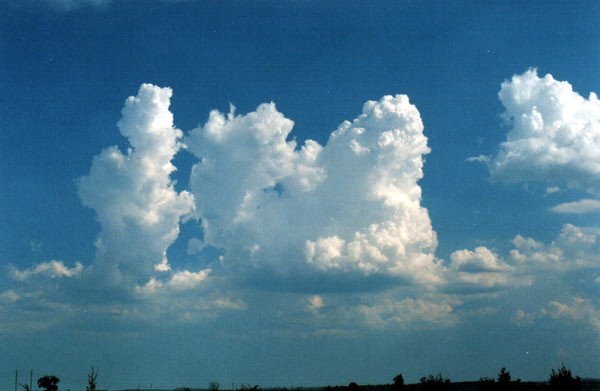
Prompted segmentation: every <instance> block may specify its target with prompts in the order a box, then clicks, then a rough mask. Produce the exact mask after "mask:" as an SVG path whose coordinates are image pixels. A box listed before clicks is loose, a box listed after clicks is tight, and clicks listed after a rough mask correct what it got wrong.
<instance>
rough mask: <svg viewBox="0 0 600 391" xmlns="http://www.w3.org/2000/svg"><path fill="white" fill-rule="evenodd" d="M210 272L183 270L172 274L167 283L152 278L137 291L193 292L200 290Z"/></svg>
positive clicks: (150, 292) (152, 292)
mask: <svg viewBox="0 0 600 391" xmlns="http://www.w3.org/2000/svg"><path fill="white" fill-rule="evenodd" d="M210 272H211V270H210V269H204V270H200V271H198V272H191V271H189V270H181V271H177V272H174V273H172V275H171V276H170V278H169V279H168V280H167V281H166V282H162V281H161V280H158V279H156V278H151V279H150V280H149V281H148V282H147V283H146V284H144V285H143V286H138V287H137V288H136V290H137V292H138V293H142V294H154V293H157V292H158V291H160V290H161V289H163V288H166V289H168V290H171V291H186V290H191V289H195V288H198V287H199V286H200V285H201V284H202V283H203V282H204V281H205V280H206V279H207V278H208V275H209V274H210Z"/></svg>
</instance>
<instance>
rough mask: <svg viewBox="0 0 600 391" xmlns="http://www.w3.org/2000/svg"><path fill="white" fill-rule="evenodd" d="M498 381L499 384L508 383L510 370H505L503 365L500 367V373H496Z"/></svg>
mask: <svg viewBox="0 0 600 391" xmlns="http://www.w3.org/2000/svg"><path fill="white" fill-rule="evenodd" d="M498 383H499V384H501V385H507V384H509V383H510V372H509V371H507V370H506V368H505V367H502V369H500V373H498Z"/></svg>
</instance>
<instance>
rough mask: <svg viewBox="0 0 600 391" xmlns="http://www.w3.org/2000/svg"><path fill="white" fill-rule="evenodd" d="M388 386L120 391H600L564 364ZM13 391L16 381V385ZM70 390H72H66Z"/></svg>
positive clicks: (55, 390)
mask: <svg viewBox="0 0 600 391" xmlns="http://www.w3.org/2000/svg"><path fill="white" fill-rule="evenodd" d="M97 378H98V370H97V369H94V367H92V371H91V373H90V374H88V384H87V386H86V390H85V391H102V390H98V389H97V388H96V381H97ZM392 380H393V382H392V383H389V384H378V385H359V384H357V383H356V382H351V383H350V384H348V385H345V386H339V385H337V386H325V387H294V388H284V387H270V388H264V389H263V388H261V387H260V386H259V385H249V384H248V385H247V384H241V385H240V386H238V387H233V386H232V389H229V390H227V389H221V388H220V385H219V383H217V382H210V383H209V385H208V388H190V387H185V386H184V387H179V388H175V389H173V390H156V389H154V390H149V389H141V388H139V387H138V388H136V389H129V390H119V391H437V390H439V391H600V379H581V378H580V377H579V376H573V375H572V373H571V370H570V369H568V368H566V367H565V366H564V364H563V365H562V367H561V368H559V369H556V370H555V369H552V372H551V373H550V377H549V379H548V380H547V381H537V382H532V381H526V382H524V381H521V379H517V380H513V379H512V378H511V375H510V372H509V371H508V370H506V368H502V369H501V370H500V372H499V373H498V377H497V378H495V379H494V378H489V377H482V378H480V379H479V380H477V381H463V382H452V381H451V380H450V379H447V378H445V377H443V376H442V374H441V373H440V374H438V375H436V376H434V375H429V376H426V377H422V378H421V379H420V381H419V382H418V383H414V384H405V383H404V377H403V376H402V374H401V373H399V374H397V375H396V376H395V377H394V378H393V379H392ZM59 383H60V379H59V378H58V377H57V376H54V375H45V376H42V377H41V378H39V379H38V381H37V385H38V390H39V391H59V387H58V384H59ZM20 386H21V388H22V391H33V390H32V389H31V386H30V385H28V384H20ZM15 391H17V390H16V382H15ZM67 391H71V390H67Z"/></svg>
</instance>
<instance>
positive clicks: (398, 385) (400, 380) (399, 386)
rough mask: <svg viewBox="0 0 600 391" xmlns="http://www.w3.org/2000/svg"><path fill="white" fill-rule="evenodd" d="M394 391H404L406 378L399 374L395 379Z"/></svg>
mask: <svg viewBox="0 0 600 391" xmlns="http://www.w3.org/2000/svg"><path fill="white" fill-rule="evenodd" d="M392 389H393V390H394V391H401V390H404V377H402V374H401V373H399V374H397V375H396V376H395V377H394V384H392Z"/></svg>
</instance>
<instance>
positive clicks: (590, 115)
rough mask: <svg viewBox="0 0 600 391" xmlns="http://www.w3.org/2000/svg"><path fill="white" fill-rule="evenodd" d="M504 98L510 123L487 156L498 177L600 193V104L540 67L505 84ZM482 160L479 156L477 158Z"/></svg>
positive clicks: (596, 98) (502, 98) (500, 95)
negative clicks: (492, 153) (542, 73)
mask: <svg viewBox="0 0 600 391" xmlns="http://www.w3.org/2000/svg"><path fill="white" fill-rule="evenodd" d="M498 95H499V98H500V101H501V102H502V104H503V106H504V108H505V109H506V111H505V113H504V115H505V118H506V119H507V120H508V123H509V125H510V130H509V132H508V134H507V140H506V141H505V142H503V143H502V144H501V145H500V151H499V152H498V154H497V155H496V156H494V157H492V158H488V159H487V160H488V164H489V169H490V173H491V176H492V178H493V179H495V180H498V181H503V182H509V183H510V182H512V183H516V182H540V183H544V184H547V185H556V186H564V187H571V188H577V189H580V190H583V191H587V192H590V193H592V194H600V153H598V151H600V101H599V100H598V96H597V95H596V94H595V93H593V92H592V93H590V95H589V97H588V98H587V99H586V98H584V97H582V96H581V95H579V94H578V93H577V92H575V91H573V88H572V86H571V85H570V84H569V83H568V82H566V81H557V80H555V79H554V78H553V77H552V75H550V74H548V75H546V76H544V77H542V78H540V77H539V76H538V74H537V71H536V70H535V69H532V70H529V71H527V72H525V73H524V74H522V75H515V76H513V78H512V79H511V80H510V81H505V82H504V83H502V86H501V89H500V92H499V94H498ZM476 159H477V158H476Z"/></svg>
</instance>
